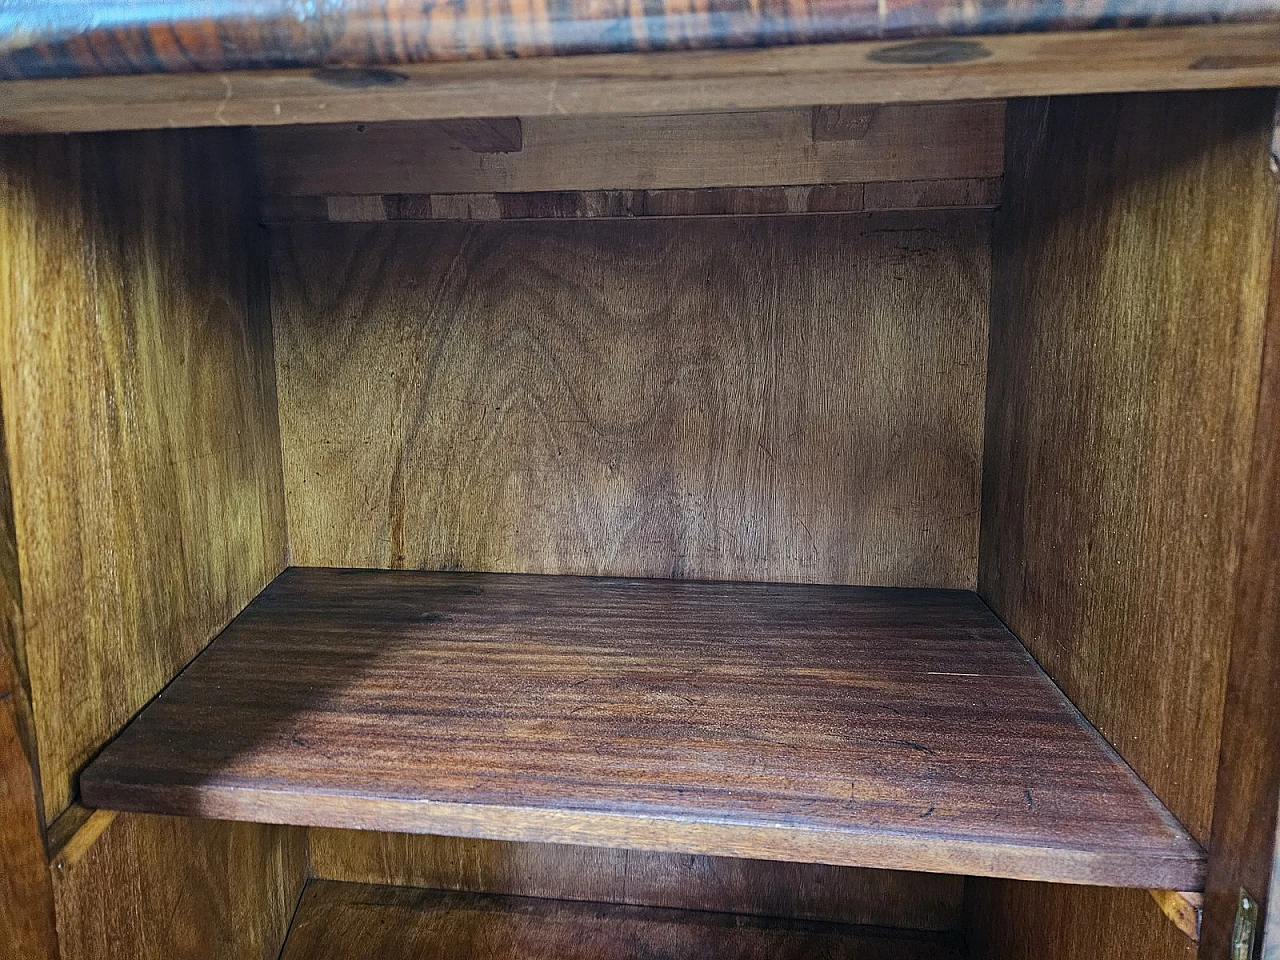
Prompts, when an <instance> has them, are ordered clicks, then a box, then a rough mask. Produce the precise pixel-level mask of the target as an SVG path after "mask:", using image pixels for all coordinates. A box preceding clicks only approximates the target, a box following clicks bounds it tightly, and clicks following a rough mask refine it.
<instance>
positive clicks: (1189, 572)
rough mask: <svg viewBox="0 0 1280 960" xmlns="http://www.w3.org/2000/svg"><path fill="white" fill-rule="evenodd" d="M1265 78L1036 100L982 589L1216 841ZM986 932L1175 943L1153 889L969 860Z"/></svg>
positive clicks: (1263, 199) (1071, 948) (1099, 952)
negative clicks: (1044, 875) (1211, 86)
mask: <svg viewBox="0 0 1280 960" xmlns="http://www.w3.org/2000/svg"><path fill="white" fill-rule="evenodd" d="M1273 106H1274V97H1273V96H1272V95H1271V94H1269V93H1267V92H1263V91H1242V92H1234V93H1189V94H1158V95H1122V96H1105V97H1079V98H1063V99H1057V100H1051V101H1044V100H1041V101H1017V102H1011V103H1010V109H1009V117H1008V142H1007V152H1006V170H1007V180H1006V185H1007V189H1006V194H1005V197H1006V199H1005V205H1004V208H1003V210H1002V211H1001V213H1000V215H999V216H998V218H997V226H996V231H995V243H994V246H993V254H992V256H993V294H992V319H991V347H990V356H991V359H990V366H989V368H988V381H989V385H990V389H989V392H988V407H987V434H986V436H987V441H986V454H985V466H984V483H983V524H982V543H981V553H980V560H979V591H980V592H981V594H982V595H983V596H984V597H985V598H986V599H987V601H988V602H989V603H990V604H991V605H992V606H993V608H994V609H995V611H996V612H997V613H998V614H999V615H1000V616H1001V617H1002V618H1004V620H1005V621H1006V622H1007V623H1008V624H1009V625H1010V627H1011V628H1012V629H1013V630H1014V632H1015V633H1017V634H1018V635H1019V637H1020V638H1021V639H1022V640H1023V642H1024V643H1025V644H1026V645H1027V646H1028V648H1029V649H1030V650H1031V651H1032V653H1033V654H1034V655H1035V656H1036V658H1037V659H1038V660H1039V661H1040V662H1041V663H1042V664H1043V665H1044V667H1045V668H1046V669H1047V670H1048V672H1049V673H1050V674H1051V675H1052V676H1053V678H1054V679H1055V680H1056V681H1057V682H1058V683H1059V685H1061V686H1062V687H1063V689H1064V690H1065V691H1066V692H1067V694H1068V695H1069V696H1070V697H1071V698H1072V700H1074V701H1075V703H1076V704H1077V705H1078V706H1079V707H1080V709H1081V710H1082V711H1083V712H1084V713H1085V715H1086V716H1087V717H1088V718H1089V719H1090V720H1091V721H1092V722H1093V723H1094V724H1095V725H1096V726H1097V727H1098V728H1099V729H1100V730H1101V731H1102V733H1103V734H1104V735H1105V736H1106V737H1107V738H1108V739H1109V740H1110V741H1111V743H1112V744H1113V745H1114V746H1115V747H1116V748H1117V749H1118V750H1119V752H1120V753H1121V754H1122V755H1123V756H1124V757H1125V759H1126V760H1128V761H1129V763H1130V764H1132V765H1133V766H1134V768H1135V769H1136V770H1137V771H1138V773H1139V774H1140V775H1141V776H1142V777H1143V779H1144V780H1146V781H1147V783H1148V784H1149V785H1150V786H1151V787H1152V789H1154V790H1155V792H1156V793H1157V794H1158V795H1159V796H1160V797H1161V799H1162V800H1164V802H1165V803H1166V804H1168V806H1169V807H1170V808H1171V809H1172V810H1173V812H1174V814H1175V815H1176V816H1178V817H1179V819H1181V820H1182V822H1183V823H1184V824H1186V826H1187V827H1188V828H1189V829H1190V830H1191V832H1192V833H1193V834H1194V835H1195V836H1196V837H1197V838H1198V839H1199V840H1200V842H1201V843H1203V844H1206V845H1207V844H1208V840H1209V832H1210V823H1211V819H1212V816H1213V809H1214V785H1215V775H1216V771H1217V768H1218V758H1219V745H1220V741H1221V731H1222V720H1223V711H1224V697H1225V690H1226V679H1227V665H1228V660H1229V657H1230V650H1231V643H1232V618H1233V615H1234V612H1235V606H1236V583H1237V575H1238V572H1239V558H1240V549H1241V545H1242V542H1243V521H1244V511H1245V503H1246V500H1247V496H1246V493H1247V487H1248V482H1249V469H1250V451H1251V448H1252V438H1253V432H1254V425H1255V417H1256V409H1257V396H1258V385H1259V371H1260V363H1261V349H1262V339H1263V338H1262V334H1263V329H1264V321H1265V309H1266V302H1267V297H1266V291H1267V284H1268V276H1269V270H1268V267H1269V263H1270V251H1271V242H1272V232H1273V226H1272V214H1273V212H1274V209H1275V207H1274V204H1275V187H1274V184H1273V181H1272V176H1271V174H1270V171H1269V169H1268V155H1269V150H1268V145H1269V141H1270V137H1271V129H1272V111H1273ZM968 896H969V901H970V902H969V910H968V927H969V933H970V939H971V941H972V943H973V946H974V951H975V956H976V957H979V958H999V960H1010V958H1012V960H1017V958H1019V957H1027V958H1031V957H1034V958H1036V960H1084V958H1090V960H1093V958H1099V957H1116V958H1121V957H1123V958H1125V960H1171V958H1175V957H1187V956H1192V955H1193V954H1194V945H1193V944H1191V942H1190V941H1189V940H1187V939H1186V938H1185V937H1183V936H1182V935H1181V934H1179V933H1177V931H1176V930H1175V928H1174V927H1173V925H1172V924H1170V923H1168V922H1167V921H1165V920H1163V919H1162V917H1161V916H1160V914H1159V911H1158V909H1157V908H1156V906H1155V904H1154V902H1151V901H1150V898H1146V899H1144V897H1145V895H1144V894H1142V893H1141V892H1119V891H1111V890H1086V889H1083V888H1069V887H1062V888H1055V887H1044V886H1040V885H1034V884H1020V883H1012V882H996V881H991V882H986V881H984V882H982V883H977V882H975V883H972V884H970V886H969V891H968Z"/></svg>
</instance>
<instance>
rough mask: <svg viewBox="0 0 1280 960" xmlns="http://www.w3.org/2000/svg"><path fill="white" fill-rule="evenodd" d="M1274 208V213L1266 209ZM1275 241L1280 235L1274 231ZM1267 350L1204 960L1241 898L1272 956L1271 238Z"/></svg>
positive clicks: (1210, 957)
mask: <svg viewBox="0 0 1280 960" xmlns="http://www.w3.org/2000/svg"><path fill="white" fill-rule="evenodd" d="M1274 200H1275V197H1274V195H1273V209H1280V208H1277V207H1276V206H1275V204H1274ZM1277 235H1278V236H1280V230H1277ZM1266 322H1267V327H1266V344H1265V346H1264V352H1263V364H1262V383H1261V390H1260V392H1259V398H1258V408H1257V418H1256V421H1255V426H1254V440H1253V451H1252V458H1251V461H1252V462H1251V467H1250V476H1249V485H1248V495H1247V496H1248V511H1247V513H1246V515H1245V525H1244V542H1243V547H1242V552H1241V558H1240V573H1239V579H1238V581H1237V584H1236V607H1235V621H1234V625H1233V633H1232V645H1231V669H1230V673H1229V675H1228V682H1227V701H1226V710H1225V712H1224V715H1223V724H1222V754H1221V759H1220V763H1219V767H1218V782H1217V793H1216V794H1215V802H1214V816H1213V837H1212V840H1211V845H1210V849H1212V850H1213V852H1214V858H1213V864H1212V868H1211V870H1210V876H1209V883H1208V887H1207V889H1206V897H1205V915H1204V950H1203V951H1202V953H1201V956H1202V957H1204V958H1205V960H1217V958H1218V957H1225V956H1228V955H1229V950H1230V941H1231V928H1232V926H1233V924H1234V921H1235V914H1236V907H1237V904H1238V902H1239V899H1240V891H1241V890H1242V889H1243V890H1246V891H1248V893H1249V896H1250V897H1252V898H1253V899H1254V900H1255V901H1256V902H1257V903H1258V904H1260V905H1261V916H1260V920H1261V922H1263V923H1265V924H1268V925H1269V928H1268V929H1267V930H1266V934H1265V937H1262V935H1261V934H1260V937H1262V939H1263V940H1264V941H1265V942H1264V943H1263V944H1262V955H1263V956H1264V957H1265V958H1267V960H1272V958H1274V957H1275V956H1276V955H1277V954H1280V927H1278V926H1277V924H1278V923H1280V902H1277V901H1276V900H1275V899H1274V895H1275V893H1276V891H1275V889H1274V887H1275V885H1276V883H1277V882H1278V876H1277V858H1278V857H1280V842H1278V838H1277V816H1276V814H1277V809H1276V808H1277V806H1280V755H1278V754H1277V750H1276V744H1277V743H1280V704H1278V703H1277V702H1276V691H1277V690H1280V565H1278V561H1277V554H1276V544H1277V543H1280V243H1278V242H1276V241H1273V250H1272V259H1271V269H1270V290H1269V301H1268V303H1267V321H1266Z"/></svg>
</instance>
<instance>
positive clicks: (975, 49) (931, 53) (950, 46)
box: [867, 40, 991, 66]
mask: <svg viewBox="0 0 1280 960" xmlns="http://www.w3.org/2000/svg"><path fill="white" fill-rule="evenodd" d="M989 56H991V51H990V50H988V49H987V48H986V47H984V46H983V45H982V44H981V43H978V42H977V41H976V40H917V41H915V42H913V43H903V44H898V45H896V46H892V47H883V48H881V49H879V50H877V51H875V52H874V53H870V54H868V55H867V59H868V60H870V61H871V62H872V63H904V64H916V65H925V64H928V65H939V66H940V65H943V64H948V63H969V62H971V61H973V60H981V59H983V58H984V57H989Z"/></svg>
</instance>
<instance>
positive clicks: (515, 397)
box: [273, 214, 988, 587]
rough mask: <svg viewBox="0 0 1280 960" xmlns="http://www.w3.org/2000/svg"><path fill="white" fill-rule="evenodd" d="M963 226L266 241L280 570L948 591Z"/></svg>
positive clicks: (850, 220) (980, 350)
mask: <svg viewBox="0 0 1280 960" xmlns="http://www.w3.org/2000/svg"><path fill="white" fill-rule="evenodd" d="M986 223H987V221H986V219H985V218H983V217H982V216H981V215H976V214H971V215H968V216H960V215H947V216H945V217H939V216H935V217H932V218H930V217H924V216H912V217H909V218H906V219H902V220H894V219H891V218H866V217H857V216H854V217H824V218H820V219H818V220H814V219H803V218H785V217H783V218H770V219H768V220H753V221H749V222H741V221H740V222H730V221H705V220H704V221H666V222H641V223H617V222H612V223H565V224H494V225H477V226H463V225H452V224H431V225H427V224H421V225H405V226H385V225H384V226H378V227H343V226H336V225H335V226H317V227H295V228H291V229H289V230H287V231H280V232H278V233H276V235H275V256H274V269H273V276H274V283H273V303H274V320H275V324H276V338H277V343H276V349H277V360H278V364H279V371H280V372H279V382H280V395H281V401H280V409H281V423H282V433H283V443H284V452H285V476H286V496H287V500H288V506H289V522H290V532H291V538H292V549H293V558H294V562H296V563H299V564H309V565H324V566H353V567H354V566H359V567H409V568H422V569H433V568H434V569H466V570H495V571H516V572H533V573H583V574H612V575H622V576H676V577H694V578H705V579H754V580H784V581H797V580H799V581H817V582H836V583H849V582H852V583H868V584H895V585H916V584H919V585H929V586H951V587H970V586H972V585H973V583H974V577H975V574H976V550H977V523H978V518H977V509H978V487H979V473H978V471H979V463H980V459H981V454H980V447H981V443H982V426H981V419H982V413H981V406H982V396H983V374H984V369H983V367H984V357H985V348H986V330H985V325H986V297H987V285H988V250H987V236H988V234H987V227H986Z"/></svg>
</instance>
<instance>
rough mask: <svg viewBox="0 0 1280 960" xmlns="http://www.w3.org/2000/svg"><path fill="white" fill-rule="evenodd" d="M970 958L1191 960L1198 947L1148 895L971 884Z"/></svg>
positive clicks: (968, 908) (1004, 883)
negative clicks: (1171, 921)
mask: <svg viewBox="0 0 1280 960" xmlns="http://www.w3.org/2000/svg"><path fill="white" fill-rule="evenodd" d="M965 907H966V910H965V913H966V920H967V923H966V928H967V930H968V941H969V951H970V956H972V957H974V958H975V960H1194V957H1195V955H1196V950H1195V944H1194V943H1192V942H1191V940H1190V939H1189V938H1188V937H1187V936H1186V935H1185V934H1183V933H1182V932H1181V931H1180V930H1179V929H1178V928H1177V927H1175V926H1174V925H1173V924H1172V923H1170V922H1169V919H1168V918H1167V917H1166V916H1165V915H1164V914H1163V913H1161V912H1160V907H1159V906H1157V905H1156V902H1155V900H1153V899H1152V898H1151V896H1150V895H1149V894H1148V893H1147V891H1145V890H1118V889H1115V888H1112V887H1078V886H1070V885H1066V884H1052V883H1022V882H1019V881H1016V880H986V879H971V880H969V881H968V882H967V884H966V887H965Z"/></svg>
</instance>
